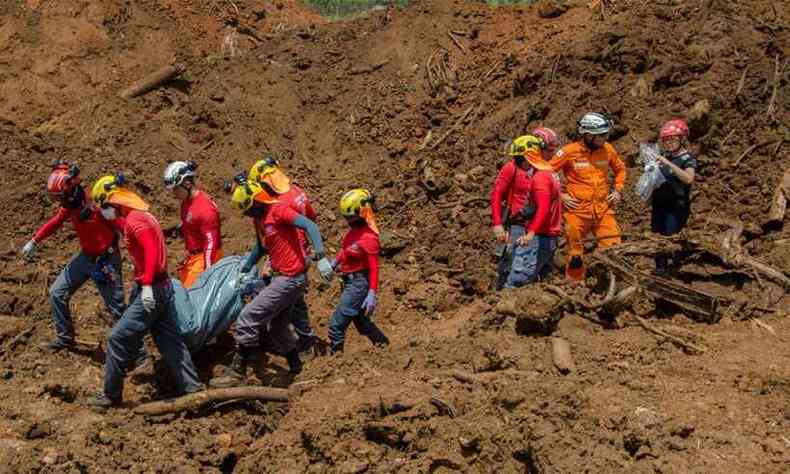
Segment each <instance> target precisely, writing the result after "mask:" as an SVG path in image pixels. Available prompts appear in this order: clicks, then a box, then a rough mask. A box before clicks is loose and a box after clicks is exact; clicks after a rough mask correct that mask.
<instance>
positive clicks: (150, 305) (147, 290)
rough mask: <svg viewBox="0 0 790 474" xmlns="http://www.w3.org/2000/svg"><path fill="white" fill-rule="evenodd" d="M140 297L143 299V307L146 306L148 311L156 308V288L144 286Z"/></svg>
mask: <svg viewBox="0 0 790 474" xmlns="http://www.w3.org/2000/svg"><path fill="white" fill-rule="evenodd" d="M140 299H141V300H143V308H145V310H146V311H148V312H151V311H153V310H154V308H156V300H155V299H154V289H153V288H151V287H150V286H149V285H146V286H144V287H143V291H142V292H141V293H140Z"/></svg>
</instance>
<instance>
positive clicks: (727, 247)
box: [719, 221, 790, 289]
mask: <svg viewBox="0 0 790 474" xmlns="http://www.w3.org/2000/svg"><path fill="white" fill-rule="evenodd" d="M742 233H743V223H742V222H741V221H737V222H736V223H735V224H733V225H732V228H731V229H730V230H728V231H726V232H725V233H724V235H723V236H722V240H721V249H722V250H721V252H720V254H719V257H720V258H721V259H722V260H723V261H724V263H726V264H729V265H733V266H736V267H737V266H746V267H750V268H752V269H753V270H755V271H757V272H759V273H762V274H763V275H765V276H766V277H768V278H770V279H771V280H773V281H774V282H776V283H779V284H780V285H782V286H783V287H785V288H786V289H790V278H788V277H787V275H785V274H784V273H782V272H781V271H779V270H777V269H775V268H773V267H771V266H769V265H766V264H764V263H762V262H760V261H758V260H756V259H754V258H753V257H751V256H749V254H748V253H746V251H744V250H743V248H742V247H741V243H740V239H741V234H742Z"/></svg>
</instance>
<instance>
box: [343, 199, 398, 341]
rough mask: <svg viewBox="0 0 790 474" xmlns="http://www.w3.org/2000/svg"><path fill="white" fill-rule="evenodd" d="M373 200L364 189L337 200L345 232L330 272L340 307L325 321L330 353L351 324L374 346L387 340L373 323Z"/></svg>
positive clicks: (376, 248)
mask: <svg viewBox="0 0 790 474" xmlns="http://www.w3.org/2000/svg"><path fill="white" fill-rule="evenodd" d="M373 203H374V198H373V196H372V195H371V193H370V191H368V190H367V189H352V190H351V191H348V192H347V193H345V194H344V195H343V197H342V198H341V199H340V214H341V215H342V216H343V217H344V218H345V219H346V223H347V224H348V227H349V230H348V232H346V235H345V236H344V237H343V241H342V244H341V249H340V252H339V253H338V254H337V256H335V260H334V262H333V263H332V268H334V269H338V268H339V269H340V273H341V274H342V275H343V278H342V282H343V283H342V284H343V293H342V294H341V295H340V304H339V305H338V306H337V308H336V309H335V312H334V313H333V314H332V318H331V319H330V320H329V343H330V350H331V351H332V353H333V354H334V353H337V352H341V351H343V346H344V341H345V338H346V330H347V329H348V326H349V324H351V323H352V322H353V323H354V326H355V327H356V328H357V331H358V332H359V333H360V334H361V335H363V336H366V337H367V338H368V339H370V342H372V343H373V344H376V345H387V344H389V339H388V338H387V336H385V335H384V333H383V332H381V329H379V328H378V326H376V323H374V322H373V319H372V316H373V312H374V311H375V310H376V300H377V298H376V293H377V291H378V280H379V252H380V250H381V245H380V244H379V229H378V227H377V226H376V219H375V216H374V212H373Z"/></svg>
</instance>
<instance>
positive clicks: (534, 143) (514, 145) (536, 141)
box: [507, 135, 546, 156]
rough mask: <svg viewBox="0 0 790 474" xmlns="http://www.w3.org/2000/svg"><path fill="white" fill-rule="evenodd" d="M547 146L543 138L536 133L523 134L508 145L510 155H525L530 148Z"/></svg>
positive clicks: (536, 148) (537, 148) (540, 148)
mask: <svg viewBox="0 0 790 474" xmlns="http://www.w3.org/2000/svg"><path fill="white" fill-rule="evenodd" d="M545 147H546V145H545V144H544V143H543V140H542V139H541V138H540V137H536V136H535V135H521V136H520V137H518V138H516V139H515V140H513V141H512V142H510V146H508V152H507V154H508V155H510V156H524V155H526V153H527V151H529V150H542V149H544V148H545Z"/></svg>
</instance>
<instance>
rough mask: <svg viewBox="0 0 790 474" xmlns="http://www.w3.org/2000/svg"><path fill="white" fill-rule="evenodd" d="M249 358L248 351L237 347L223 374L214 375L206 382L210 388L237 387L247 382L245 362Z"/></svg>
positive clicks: (246, 362)
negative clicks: (219, 375)
mask: <svg viewBox="0 0 790 474" xmlns="http://www.w3.org/2000/svg"><path fill="white" fill-rule="evenodd" d="M249 360H250V354H249V351H248V350H246V349H243V348H241V347H240V348H238V350H236V353H235V354H233V360H232V361H231V362H230V366H228V368H227V369H226V370H225V375H223V376H222V377H215V378H213V379H211V380H210V381H209V383H208V385H209V387H211V388H229V387H239V386H241V385H245V384H246V383H247V364H248V362H249Z"/></svg>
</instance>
